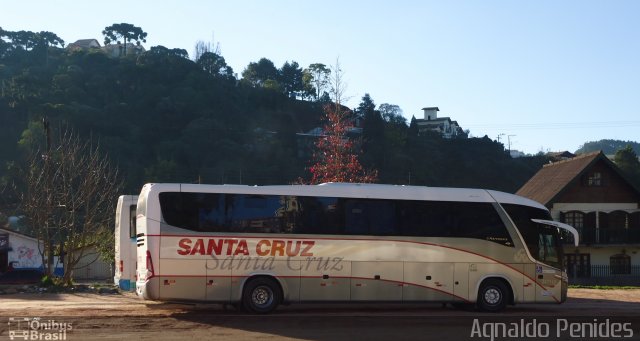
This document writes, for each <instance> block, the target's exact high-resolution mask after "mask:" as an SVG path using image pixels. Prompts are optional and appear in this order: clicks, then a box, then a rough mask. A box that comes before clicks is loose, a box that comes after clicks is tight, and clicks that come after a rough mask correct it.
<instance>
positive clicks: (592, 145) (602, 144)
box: [576, 140, 640, 155]
mask: <svg viewBox="0 0 640 341" xmlns="http://www.w3.org/2000/svg"><path fill="white" fill-rule="evenodd" d="M626 146H631V149H633V151H634V152H635V153H636V154H640V143H638V142H633V141H621V140H600V141H590V142H586V143H585V144H583V145H582V146H581V147H580V149H578V150H577V151H576V154H582V153H590V152H597V151H598V150H602V151H603V152H604V153H605V154H607V155H614V154H615V153H616V152H617V151H618V150H620V149H624V148H625V147H626Z"/></svg>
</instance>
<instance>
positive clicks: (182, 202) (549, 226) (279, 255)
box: [136, 183, 578, 313]
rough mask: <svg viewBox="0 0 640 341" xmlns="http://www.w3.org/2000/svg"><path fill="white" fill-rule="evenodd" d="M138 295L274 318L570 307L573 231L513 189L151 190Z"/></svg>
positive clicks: (143, 208) (142, 207)
mask: <svg viewBox="0 0 640 341" xmlns="http://www.w3.org/2000/svg"><path fill="white" fill-rule="evenodd" d="M136 214H137V219H136V224H137V238H136V242H137V250H138V252H137V257H138V260H137V262H138V270H137V282H136V292H137V294H138V295H139V296H141V297H142V298H144V299H148V300H157V301H186V302H188V301H193V302H200V301H207V302H219V303H225V304H226V303H230V304H233V305H237V306H239V307H242V308H244V309H245V310H247V311H249V312H252V313H269V312H271V311H273V310H274V309H276V307H278V305H279V304H288V303H292V302H372V301H375V302H396V303H397V302H442V303H452V304H453V305H454V306H458V305H476V306H477V307H478V308H479V309H480V310H482V311H489V312H497V311H500V310H502V309H504V308H505V307H506V305H508V304H516V303H562V302H564V301H565V300H566V298H567V285H568V278H567V274H566V271H565V269H564V265H563V254H562V247H561V238H562V235H563V233H562V232H561V231H562V230H565V231H569V233H572V234H573V235H574V241H575V243H576V244H577V243H578V235H577V231H576V230H575V229H574V228H573V227H571V226H569V225H566V224H562V223H558V222H554V221H552V219H551V216H550V213H549V211H548V209H547V208H545V207H544V206H543V205H541V204H539V203H537V202H535V201H532V200H530V199H526V198H523V197H520V196H516V195H513V194H508V193H503V192H498V191H492V190H483V189H461V188H432V187H420V186H396V185H379V184H344V183H328V184H321V185H286V186H245V185H196V184H146V185H144V187H143V188H142V191H141V193H140V196H139V198H138V204H137V212H136Z"/></svg>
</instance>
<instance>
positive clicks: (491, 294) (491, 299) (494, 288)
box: [477, 279, 509, 312]
mask: <svg viewBox="0 0 640 341" xmlns="http://www.w3.org/2000/svg"><path fill="white" fill-rule="evenodd" d="M508 295H509V289H508V288H507V285H506V284H505V283H504V282H503V281H501V280H499V279H487V280H485V281H484V282H483V283H482V285H481V286H480V291H479V292H478V300H477V305H478V308H479V309H480V310H482V311H488V312H499V311H501V310H503V309H504V308H505V307H506V306H507V302H508V297H509V296H508Z"/></svg>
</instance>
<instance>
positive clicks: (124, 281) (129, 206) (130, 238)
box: [113, 195, 138, 291]
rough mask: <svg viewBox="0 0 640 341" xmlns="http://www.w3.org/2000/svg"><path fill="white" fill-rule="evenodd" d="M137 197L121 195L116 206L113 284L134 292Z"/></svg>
mask: <svg viewBox="0 0 640 341" xmlns="http://www.w3.org/2000/svg"><path fill="white" fill-rule="evenodd" d="M137 202H138V196H137V195H121V196H120V197H118V204H117V206H116V222H115V225H116V226H115V272H114V273H115V275H114V276H113V282H114V283H115V284H116V285H117V286H118V287H120V289H122V290H126V291H133V290H135V289H136V287H135V285H134V284H135V282H136V279H135V276H136V259H137V258H136V252H137V250H136V204H137Z"/></svg>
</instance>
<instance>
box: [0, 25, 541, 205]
mask: <svg viewBox="0 0 640 341" xmlns="http://www.w3.org/2000/svg"><path fill="white" fill-rule="evenodd" d="M63 46H64V42H63V41H62V39H60V38H58V37H57V36H56V35H55V34H53V33H48V32H40V33H33V32H24V31H21V32H7V31H1V30H0V120H1V124H0V165H1V166H2V168H1V170H0V176H1V177H2V189H3V194H4V198H5V199H4V200H8V199H6V198H9V197H11V196H10V195H9V194H8V191H9V190H8V189H9V188H11V184H15V183H18V184H19V181H17V180H16V179H18V178H19V175H20V174H21V173H22V172H23V171H24V169H23V168H22V167H24V165H23V160H24V159H25V156H26V155H27V154H28V153H29V150H32V149H34V148H38V147H39V148H42V146H43V141H44V133H43V128H42V123H41V121H42V118H43V117H47V118H48V120H49V121H50V122H51V127H52V133H53V134H55V133H56V132H57V131H59V130H60V127H62V126H65V125H68V126H70V127H71V128H73V129H75V130H76V131H78V132H79V133H80V134H81V136H82V137H83V138H86V139H91V140H92V141H94V142H95V143H99V144H100V146H101V147H102V148H103V150H105V151H106V152H107V153H108V155H109V157H110V158H111V159H112V160H113V161H114V163H115V164H116V165H118V167H119V169H120V172H121V175H122V176H123V179H124V182H125V188H126V191H127V192H129V193H136V192H138V191H139V189H140V188H141V186H142V185H143V184H144V183H146V182H151V181H175V182H189V183H193V182H202V183H243V184H286V183H291V182H293V181H295V180H296V179H298V178H308V177H309V174H308V171H307V170H306V168H307V167H308V166H309V159H310V157H311V155H310V153H309V148H308V147H309V146H310V145H312V142H313V139H314V137H313V136H311V137H310V136H308V135H296V133H305V132H308V131H310V130H311V129H313V128H315V127H318V126H320V125H321V117H322V106H323V103H326V102H327V101H329V100H330V99H329V98H328V96H327V95H326V90H325V91H322V90H323V89H325V88H326V87H327V83H328V82H326V81H327V79H328V77H329V76H330V74H331V70H330V68H328V67H326V66H325V65H323V64H319V63H318V64H312V65H309V67H307V68H302V67H300V66H299V65H298V64H297V63H295V62H291V63H289V62H287V63H285V64H284V65H283V66H282V67H281V68H277V67H275V66H274V65H273V63H272V62H271V61H269V60H268V59H266V58H263V59H261V60H259V61H257V62H255V63H251V64H250V65H248V66H247V67H246V69H245V70H243V71H242V72H241V77H240V76H237V74H235V73H233V70H231V68H230V67H228V65H227V64H226V62H225V60H224V58H223V57H222V55H221V54H220V53H219V51H217V50H215V49H214V50H208V49H204V50H202V51H201V52H202V53H199V54H198V55H197V56H195V57H194V59H193V60H191V59H189V56H188V54H187V52H186V51H184V50H180V49H171V48H166V47H163V46H154V47H151V48H149V50H148V51H146V52H143V53H141V54H128V55H126V56H121V57H113V56H109V55H107V54H106V53H104V52H103V51H101V50H99V49H94V50H83V49H67V48H64V47H63ZM291 57H292V59H293V58H295V56H291ZM323 82H324V83H323ZM360 90H366V89H360ZM353 109H354V115H357V116H360V117H361V118H362V119H363V121H364V123H363V129H364V130H363V133H362V135H360V137H357V136H356V137H355V138H356V139H361V140H359V143H360V145H361V146H362V150H363V155H362V157H361V159H362V161H363V164H364V165H365V166H366V167H367V168H375V169H377V170H378V172H379V173H378V174H379V179H380V182H384V183H394V184H414V185H429V186H458V187H486V188H492V189H499V190H504V191H509V192H514V191H516V190H517V189H518V188H519V187H520V186H521V185H522V184H523V183H524V182H525V181H526V180H527V179H529V177H530V176H532V175H533V174H534V173H535V172H536V171H537V170H538V169H539V168H540V167H541V165H542V164H543V163H545V162H546V161H547V160H546V159H545V157H543V156H537V157H529V158H520V159H511V158H510V157H509V156H508V155H507V153H506V152H505V151H504V146H503V145H502V144H500V143H497V142H495V141H492V140H490V139H489V138H486V137H485V138H468V139H467V138H461V139H453V140H444V139H442V138H440V137H439V136H437V135H426V136H425V135H420V136H419V135H418V133H417V130H416V128H415V126H410V124H407V122H406V120H405V119H404V118H403V117H402V116H401V111H400V110H399V108H398V107H397V106H394V105H390V104H386V103H385V104H382V105H380V106H376V105H375V104H374V101H373V99H371V98H370V97H369V96H365V98H363V102H362V103H361V105H360V106H359V107H358V108H353Z"/></svg>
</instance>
